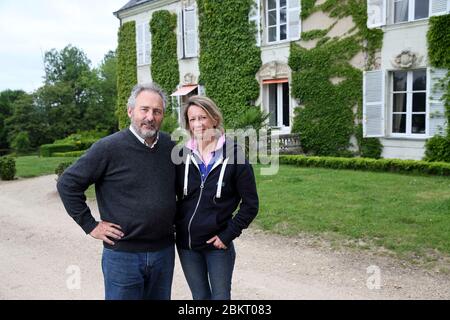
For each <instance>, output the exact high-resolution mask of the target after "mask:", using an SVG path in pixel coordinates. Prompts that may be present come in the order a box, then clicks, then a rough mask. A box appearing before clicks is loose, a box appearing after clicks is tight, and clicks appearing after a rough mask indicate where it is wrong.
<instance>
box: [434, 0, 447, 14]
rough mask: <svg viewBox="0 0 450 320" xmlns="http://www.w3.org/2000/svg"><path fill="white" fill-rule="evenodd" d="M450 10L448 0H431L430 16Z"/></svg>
mask: <svg viewBox="0 0 450 320" xmlns="http://www.w3.org/2000/svg"><path fill="white" fill-rule="evenodd" d="M449 10H450V0H431V1H430V16H439V15H443V14H447V13H448V12H449Z"/></svg>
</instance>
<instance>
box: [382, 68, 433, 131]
mask: <svg viewBox="0 0 450 320" xmlns="http://www.w3.org/2000/svg"><path fill="white" fill-rule="evenodd" d="M391 98H392V99H391V103H392V134H394V135H396V134H404V135H418V134H425V133H426V111H427V110H426V109H427V108H426V101H427V73H426V70H425V69H421V70H414V71H394V72H392V93H391Z"/></svg>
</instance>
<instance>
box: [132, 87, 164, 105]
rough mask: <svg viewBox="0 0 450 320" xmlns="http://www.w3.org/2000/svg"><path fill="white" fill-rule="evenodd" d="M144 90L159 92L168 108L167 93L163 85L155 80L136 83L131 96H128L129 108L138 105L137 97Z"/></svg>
mask: <svg viewBox="0 0 450 320" xmlns="http://www.w3.org/2000/svg"><path fill="white" fill-rule="evenodd" d="M142 91H150V92H154V93H156V94H158V95H159V96H160V97H161V99H162V101H163V107H164V110H166V94H165V93H164V91H163V90H162V89H161V87H160V86H159V85H157V84H156V83H154V82H150V83H142V84H137V85H135V86H134V87H133V89H132V90H131V95H130V97H129V98H128V103H127V107H128V108H134V107H135V106H136V98H137V96H138V95H139V94H140V93H141V92H142Z"/></svg>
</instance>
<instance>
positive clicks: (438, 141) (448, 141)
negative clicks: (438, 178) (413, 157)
mask: <svg viewBox="0 0 450 320" xmlns="http://www.w3.org/2000/svg"><path fill="white" fill-rule="evenodd" d="M425 148H426V150H425V158H424V160H425V161H444V162H450V137H443V136H439V135H437V136H434V137H432V138H431V139H429V140H428V141H427V142H426V144H425Z"/></svg>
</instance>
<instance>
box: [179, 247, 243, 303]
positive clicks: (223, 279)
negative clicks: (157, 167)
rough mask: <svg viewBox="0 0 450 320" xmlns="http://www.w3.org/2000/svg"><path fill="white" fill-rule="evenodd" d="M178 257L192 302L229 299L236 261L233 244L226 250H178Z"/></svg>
mask: <svg viewBox="0 0 450 320" xmlns="http://www.w3.org/2000/svg"><path fill="white" fill-rule="evenodd" d="M178 256H179V257H180V262H181V266H182V268H183V272H184V276H185V277H186V280H187V283H188V285H189V288H190V289H191V292H192V298H193V299H194V300H230V299H231V278H232V276H233V269H234V262H235V259H236V252H235V250H234V245H233V243H231V244H230V245H229V246H228V249H226V250H199V251H196V250H185V249H181V248H178ZM208 280H209V281H208Z"/></svg>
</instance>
